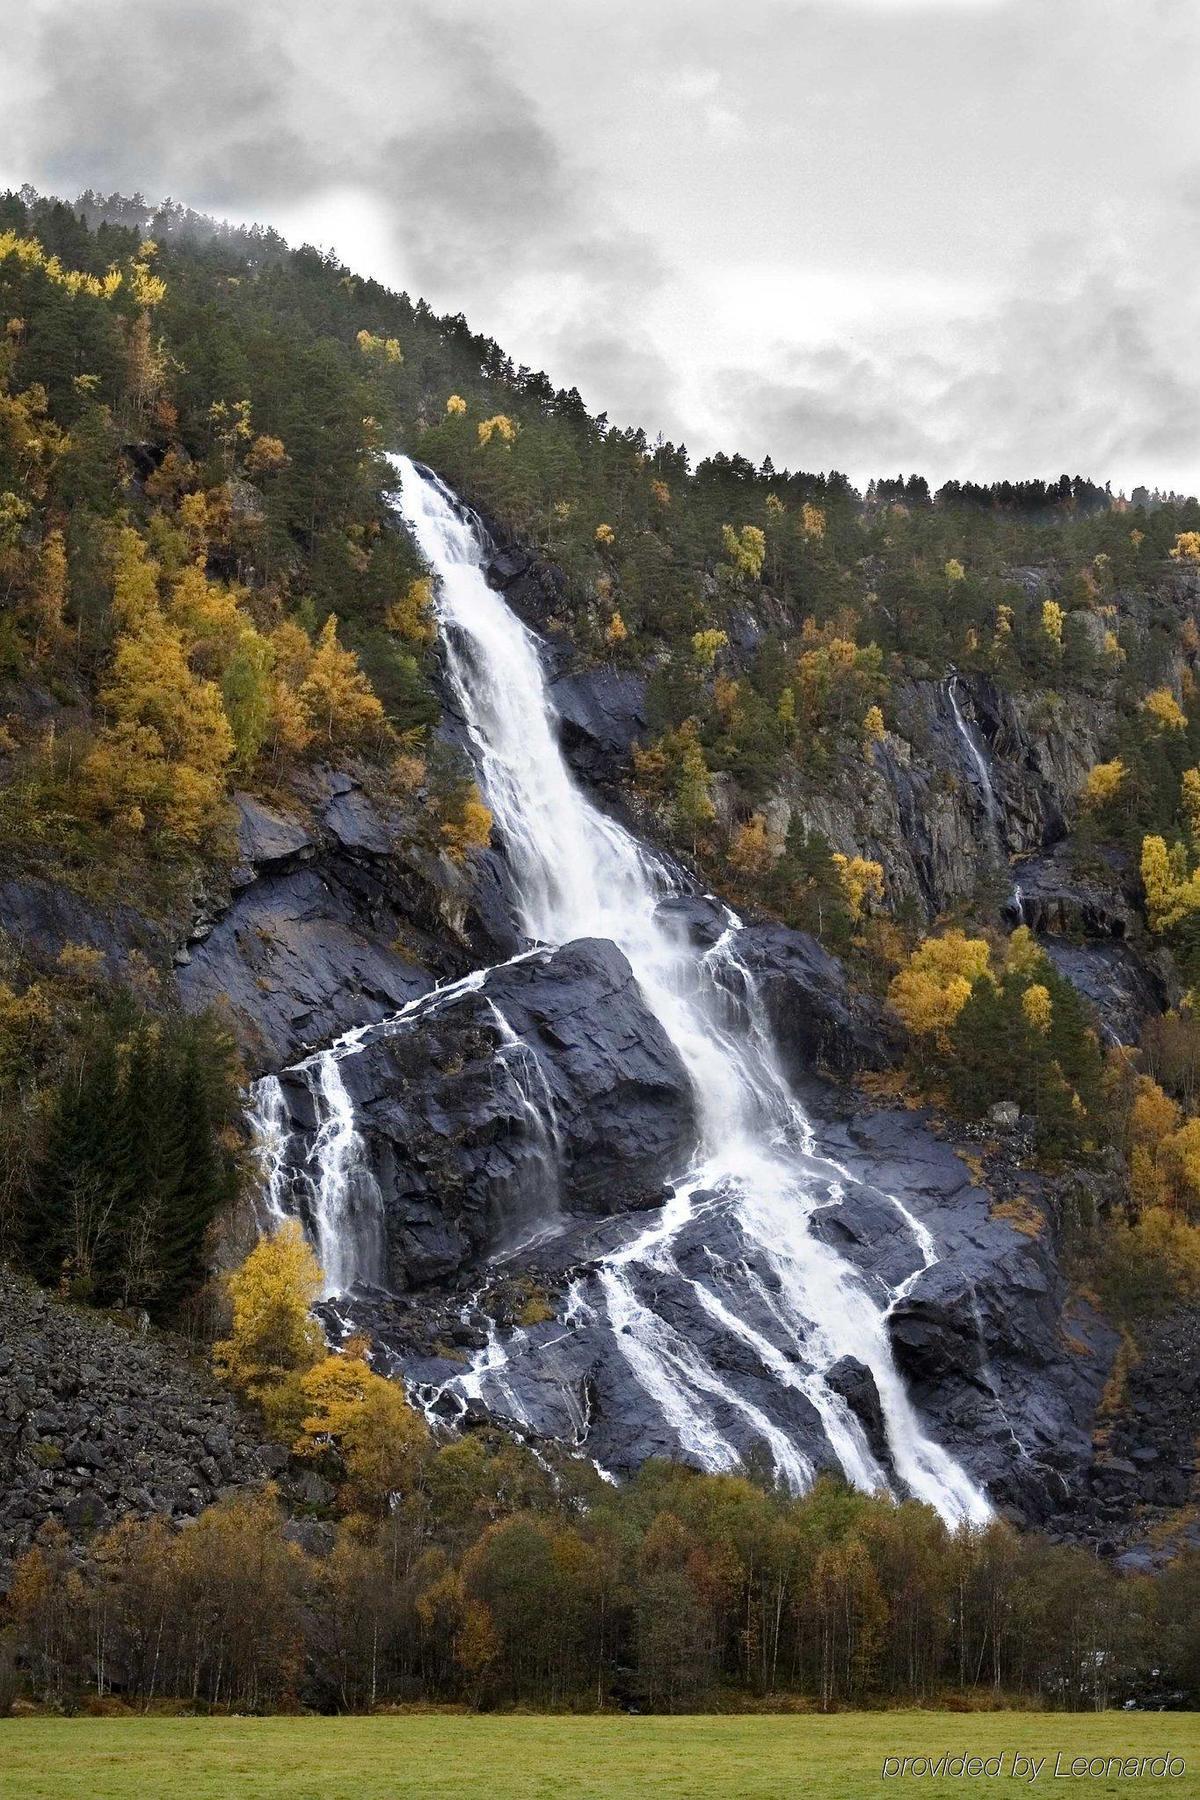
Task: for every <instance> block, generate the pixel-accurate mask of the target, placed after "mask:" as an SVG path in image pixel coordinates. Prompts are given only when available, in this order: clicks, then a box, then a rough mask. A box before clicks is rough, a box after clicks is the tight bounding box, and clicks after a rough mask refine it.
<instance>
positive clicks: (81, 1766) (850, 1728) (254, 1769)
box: [0, 1712, 1200, 1800]
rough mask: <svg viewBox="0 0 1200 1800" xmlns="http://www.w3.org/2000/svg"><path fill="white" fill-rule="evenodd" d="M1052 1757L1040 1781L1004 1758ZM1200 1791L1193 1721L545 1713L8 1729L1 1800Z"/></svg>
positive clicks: (835, 1798) (1195, 1717) (1178, 1716)
mask: <svg viewBox="0 0 1200 1800" xmlns="http://www.w3.org/2000/svg"><path fill="white" fill-rule="evenodd" d="M947 1750H948V1751H950V1752H951V1754H952V1755H954V1754H959V1753H964V1754H967V1755H977V1756H992V1755H995V1754H996V1753H998V1752H1004V1753H1005V1760H1004V1765H1003V1770H1002V1775H1001V1777H1000V1778H999V1779H996V1778H994V1777H987V1776H981V1777H977V1778H970V1777H963V1776H942V1777H937V1778H933V1779H930V1778H927V1777H926V1778H922V1777H920V1776H908V1777H904V1776H900V1777H893V1778H891V1779H888V1780H886V1781H885V1780H883V1779H882V1778H881V1771H882V1767H883V1760H884V1757H885V1756H903V1755H909V1756H913V1755H918V1756H919V1755H924V1754H927V1753H932V1754H933V1755H934V1756H935V1757H936V1756H940V1755H941V1754H942V1753H943V1751H947ZM1014 1750H1018V1751H1020V1752H1021V1753H1022V1754H1024V1755H1033V1756H1035V1757H1043V1756H1044V1757H1046V1758H1047V1759H1048V1760H1047V1762H1046V1766H1045V1768H1044V1769H1043V1771H1042V1773H1041V1775H1040V1776H1039V1777H1038V1778H1037V1780H1036V1781H1035V1782H1033V1783H1030V1782H1029V1781H1028V1780H1027V1779H1026V1778H1024V1777H1016V1778H1014V1777H1013V1775H1012V1774H1011V1772H1010V1771H1011V1766H1012V1753H1013V1751H1014ZM1058 1752H1061V1753H1062V1755H1063V1760H1064V1763H1067V1762H1069V1759H1070V1758H1071V1757H1072V1756H1113V1755H1123V1756H1154V1755H1156V1754H1159V1753H1163V1752H1165V1753H1172V1754H1174V1755H1175V1756H1178V1757H1183V1758H1185V1759H1186V1764H1187V1773H1186V1775H1184V1776H1183V1777H1182V1778H1176V1779H1173V1780H1172V1779H1167V1780H1163V1781H1159V1780H1155V1779H1153V1777H1151V1776H1145V1777H1143V1778H1142V1779H1140V1780H1131V1779H1128V1778H1125V1779H1120V1780H1118V1779H1116V1778H1112V1777H1107V1776H1099V1777H1092V1778H1086V1779H1085V1780H1083V1781H1082V1782H1081V1784H1080V1785H1079V1786H1077V1787H1066V1788H1064V1787H1063V1786H1062V1783H1061V1780H1055V1779H1054V1778H1053V1775H1052V1770H1053V1767H1054V1758H1055V1754H1056V1753H1058ZM1031 1787H1032V1789H1033V1791H1034V1792H1035V1793H1038V1794H1045V1795H1059V1796H1061V1795H1064V1794H1065V1795H1066V1796H1068V1800H1069V1796H1070V1795H1072V1794H1074V1793H1079V1794H1081V1795H1086V1796H1087V1800H1095V1797H1096V1796H1099V1795H1102V1794H1125V1795H1130V1794H1137V1793H1147V1792H1150V1793H1161V1792H1163V1791H1164V1790H1165V1791H1166V1792H1167V1793H1171V1794H1176V1795H1191V1796H1194V1795H1200V1713H1170V1714H1163V1713H1143V1714H1133V1715H1129V1714H1123V1713H1101V1714H1082V1715H1081V1714H1078V1713H1075V1714H1062V1713H1054V1714H1051V1713H934V1712H928V1713H921V1712H894V1713H841V1714H836V1715H834V1716H832V1717H829V1718H822V1717H818V1716H810V1715H801V1716H796V1715H792V1716H787V1717H780V1716H772V1717H756V1718H712V1717H690V1718H676V1719H659V1718H655V1719H650V1718H624V1717H605V1718H543V1717H519V1718H514V1717H505V1718H495V1717H491V1718H489V1717H479V1716H456V1715H448V1714H414V1715H412V1716H409V1717H399V1718H396V1717H393V1718H374V1719H12V1720H3V1721H0V1795H2V1796H3V1797H4V1800H63V1797H64V1796H70V1797H71V1800H130V1797H136V1800H229V1796H239V1797H240V1796H242V1795H248V1796H252V1797H253V1800H283V1797H284V1796H286V1800H397V1796H409V1795H412V1796H420V1797H421V1800H477V1797H478V1800H510V1797H511V1800H601V1797H603V1800H609V1797H610V1796H611V1797H613V1800H625V1797H626V1796H635V1795H636V1796H638V1797H639V1800H641V1797H642V1796H645V1795H649V1796H673V1797H677V1800H684V1797H686V1800H692V1796H707V1795H721V1796H726V1795H728V1796H730V1797H731V1800H784V1797H785V1796H786V1797H787V1800H817V1797H819V1800H861V1797H862V1796H864V1795H870V1796H876V1795H880V1794H886V1793H895V1794H907V1795H913V1794H920V1793H926V1792H928V1791H930V1790H931V1789H932V1790H935V1791H937V1792H940V1793H944V1794H945V1793H949V1794H955V1795H965V1796H976V1795H982V1794H990V1795H997V1794H1005V1795H1012V1794H1018V1793H1024V1792H1029V1791H1030V1788H1031Z"/></svg>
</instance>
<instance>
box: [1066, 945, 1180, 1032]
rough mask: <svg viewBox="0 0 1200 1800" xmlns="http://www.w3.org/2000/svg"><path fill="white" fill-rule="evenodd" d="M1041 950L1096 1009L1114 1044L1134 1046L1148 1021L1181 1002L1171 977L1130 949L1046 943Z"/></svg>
mask: <svg viewBox="0 0 1200 1800" xmlns="http://www.w3.org/2000/svg"><path fill="white" fill-rule="evenodd" d="M1041 947H1042V949H1043V950H1044V951H1045V952H1046V955H1047V956H1048V957H1049V959H1050V961H1051V962H1052V963H1053V964H1054V967H1055V968H1056V969H1057V970H1058V972H1059V974H1060V975H1065V976H1066V978H1067V980H1068V981H1069V982H1070V983H1071V985H1072V986H1073V987H1075V988H1076V989H1077V990H1078V991H1079V993H1080V994H1081V995H1082V996H1083V998H1084V999H1085V1000H1086V1001H1087V1002H1088V1004H1089V1005H1090V1006H1091V1007H1092V1009H1093V1011H1094V1012H1095V1013H1096V1016H1097V1017H1098V1019H1099V1020H1100V1023H1101V1025H1102V1026H1103V1028H1104V1032H1105V1036H1106V1037H1108V1038H1109V1040H1110V1041H1111V1040H1114V1039H1115V1040H1116V1041H1117V1042H1118V1043H1122V1044H1135V1043H1136V1042H1137V1040H1138V1037H1139V1035H1140V1033H1141V1028H1142V1026H1143V1024H1144V1023H1145V1021H1146V1019H1147V1018H1151V1017H1156V1016H1157V1015H1158V1014H1159V1013H1160V1012H1162V1011H1163V1008H1164V1007H1165V1006H1166V1005H1167V1004H1168V1003H1169V1001H1170V1000H1172V999H1174V998H1176V997H1177V996H1176V995H1175V993H1174V992H1173V989H1174V987H1175V983H1174V981H1173V980H1172V979H1170V978H1169V972H1165V973H1164V971H1163V970H1162V969H1161V967H1160V965H1159V964H1158V962H1157V960H1156V959H1155V958H1153V957H1143V956H1141V955H1140V954H1139V953H1138V952H1137V951H1136V950H1134V949H1133V948H1132V947H1131V946H1130V945H1129V944H1123V943H1117V942H1112V941H1108V942H1100V943H1094V944H1077V943H1068V942H1066V941H1064V940H1063V939H1061V938H1053V937H1047V938H1043V939H1041Z"/></svg>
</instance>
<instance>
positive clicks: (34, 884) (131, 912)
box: [0, 876, 169, 980]
mask: <svg viewBox="0 0 1200 1800" xmlns="http://www.w3.org/2000/svg"><path fill="white" fill-rule="evenodd" d="M0 930H2V931H3V932H4V933H5V934H6V935H7V936H8V938H9V939H10V940H11V942H12V944H13V946H14V948H15V949H16V950H17V951H18V953H19V954H20V955H21V956H22V957H24V958H25V959H27V960H28V962H29V963H30V964H31V965H32V966H33V967H34V968H47V967H49V966H50V965H51V964H52V963H53V962H54V960H55V958H56V957H57V956H58V954H59V952H60V951H62V950H65V949H66V948H67V947H68V945H81V946H82V947H83V948H85V949H88V950H98V951H99V952H100V954H101V956H102V957H103V958H104V969H105V973H106V974H107V975H109V976H110V977H111V978H112V979H114V980H120V979H122V978H124V977H127V976H128V973H129V964H128V959H129V956H130V954H131V952H133V951H137V952H138V953H139V954H140V955H142V956H144V957H145V958H146V959H147V960H148V961H149V962H151V963H153V964H155V965H162V964H165V963H166V962H167V960H168V957H169V939H168V935H167V932H166V931H165V930H164V929H163V927H162V926H161V925H159V924H157V923H156V922H155V921H154V920H152V919H149V918H147V917H146V915H145V914H144V913H141V912H139V911H138V909H137V908H136V907H133V906H127V905H125V904H124V903H123V902H121V901H112V902H109V903H107V904H102V903H101V902H99V901H95V900H89V899H86V898H85V897H84V896H82V895H80V894H78V893H76V892H75V891H74V890H73V889H72V888H69V887H65V886H63V885H62V884H61V883H59V882H52V881H45V880H41V879H38V878H37V877H33V876H28V877H23V878H14V879H13V880H10V881H3V882H0Z"/></svg>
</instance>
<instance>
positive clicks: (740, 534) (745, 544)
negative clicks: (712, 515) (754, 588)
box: [721, 525, 767, 581]
mask: <svg viewBox="0 0 1200 1800" xmlns="http://www.w3.org/2000/svg"><path fill="white" fill-rule="evenodd" d="M721 542H722V544H723V545H724V546H725V554H726V555H727V556H728V558H729V565H728V573H729V574H730V575H732V576H734V577H735V578H737V579H740V580H745V581H757V580H758V578H759V576H760V575H761V574H762V568H763V563H764V561H765V560H766V555H767V540H766V537H765V535H764V534H763V532H762V530H761V528H760V527H759V526H757V525H743V526H742V529H741V530H740V531H735V530H734V529H733V526H732V525H723V526H722V527H721Z"/></svg>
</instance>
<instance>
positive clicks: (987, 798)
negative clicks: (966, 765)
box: [946, 675, 1003, 858]
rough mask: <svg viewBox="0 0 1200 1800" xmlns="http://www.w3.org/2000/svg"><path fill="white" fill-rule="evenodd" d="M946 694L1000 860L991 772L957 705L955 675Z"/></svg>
mask: <svg viewBox="0 0 1200 1800" xmlns="http://www.w3.org/2000/svg"><path fill="white" fill-rule="evenodd" d="M946 694H947V696H948V698H949V701H950V710H951V712H952V713H953V714H954V728H955V730H956V731H957V732H958V735H959V737H960V738H961V739H962V741H963V743H964V744H965V745H966V747H967V755H968V757H969V758H970V761H971V766H972V767H973V769H974V770H975V774H976V778H977V779H978V782H979V788H980V792H981V793H982V795H983V809H984V812H985V813H986V815H987V822H988V835H989V836H990V838H991V840H992V847H993V849H994V850H995V852H996V856H997V858H1000V857H1001V856H1002V855H1003V850H1002V847H1001V846H1002V841H1003V840H1002V835H1001V830H1000V808H999V806H998V805H997V804H996V791H995V789H994V788H993V786H992V772H991V770H990V768H989V767H988V760H987V757H986V756H985V755H984V753H983V747H982V745H981V744H980V742H979V738H978V736H977V735H976V733H975V731H974V730H973V729H972V727H971V726H970V725H968V724H967V721H966V719H965V718H964V717H963V711H962V708H961V706H960V705H959V704H958V676H957V675H951V677H950V679H949V681H948V682H947V683H946Z"/></svg>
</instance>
